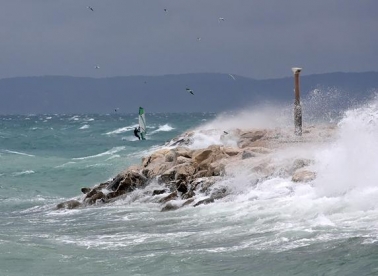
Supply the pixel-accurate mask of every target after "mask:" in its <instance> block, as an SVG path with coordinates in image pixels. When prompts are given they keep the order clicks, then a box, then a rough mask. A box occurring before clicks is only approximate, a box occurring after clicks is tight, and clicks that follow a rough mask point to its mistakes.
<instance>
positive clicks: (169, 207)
mask: <svg viewBox="0 0 378 276" xmlns="http://www.w3.org/2000/svg"><path fill="white" fill-rule="evenodd" d="M178 208H180V207H179V206H177V205H173V204H172V203H170V202H169V203H167V204H166V205H165V206H164V207H163V208H162V209H161V212H167V211H174V210H177V209H178Z"/></svg>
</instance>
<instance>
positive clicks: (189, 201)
mask: <svg viewBox="0 0 378 276" xmlns="http://www.w3.org/2000/svg"><path fill="white" fill-rule="evenodd" d="M193 201H194V198H191V199H188V200H187V201H185V202H184V204H183V205H182V206H181V207H184V206H186V205H189V204H190V203H192V202H193Z"/></svg>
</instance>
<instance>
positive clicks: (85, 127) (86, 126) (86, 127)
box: [79, 125, 89, 129]
mask: <svg viewBox="0 0 378 276" xmlns="http://www.w3.org/2000/svg"><path fill="white" fill-rule="evenodd" d="M88 128H89V125H83V126H82V127H80V128H79V129H88Z"/></svg>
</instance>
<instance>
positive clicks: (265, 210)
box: [0, 101, 378, 276]
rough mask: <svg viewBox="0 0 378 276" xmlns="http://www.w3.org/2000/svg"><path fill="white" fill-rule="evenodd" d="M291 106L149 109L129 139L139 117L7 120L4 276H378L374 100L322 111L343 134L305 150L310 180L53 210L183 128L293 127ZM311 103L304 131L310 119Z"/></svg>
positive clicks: (377, 113) (0, 131) (239, 183)
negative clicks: (205, 198)
mask: <svg viewBox="0 0 378 276" xmlns="http://www.w3.org/2000/svg"><path fill="white" fill-rule="evenodd" d="M291 108H292V107H288V108H282V109H278V108H277V107H273V106H263V107H261V108H253V109H252V108H251V109H248V108H246V109H244V110H239V111H233V112H225V113H217V114H216V113H182V114H169V113H167V114H166V113H156V114H154V113H148V110H147V111H146V112H147V113H146V121H147V131H148V133H147V140H145V141H139V140H138V139H137V138H136V137H134V135H133V129H134V128H135V127H136V126H138V115H137V114H119V113H116V112H115V113H112V114H67V115H64V114H29V115H1V116H0V212H1V223H0V275H1V276H8V275H9V276H13V275H14V276H15V275H218V276H219V275H359V276H361V275H378V154H377V152H378V139H377V137H378V105H377V101H372V102H370V103H368V104H365V105H361V106H359V107H353V108H350V109H347V110H343V112H341V113H340V114H339V115H338V116H336V117H333V118H331V117H329V116H328V115H327V116H326V117H325V118H323V122H324V121H326V122H328V123H330V124H333V125H334V126H336V128H337V133H336V134H335V137H334V139H332V140H330V141H328V142H325V143H323V144H321V145H319V146H318V147H316V148H315V149H314V148H313V147H311V148H309V149H308V154H309V156H312V157H313V159H314V161H315V169H316V174H317V178H316V179H315V180H313V181H311V182H308V183H294V182H292V181H291V178H290V177H287V178H283V177H281V176H275V177H270V178H263V179H258V181H256V176H254V175H253V173H252V174H251V173H250V170H249V173H247V172H245V173H243V171H239V172H238V173H237V174H235V175H232V176H231V175H230V176H225V177H224V179H223V180H222V183H221V184H222V185H225V183H227V185H228V186H229V187H230V190H231V194H230V195H228V196H226V197H225V198H222V199H218V200H216V201H215V202H214V203H212V204H208V205H201V206H198V207H193V206H187V207H183V208H180V209H178V210H175V211H170V212H161V209H162V205H161V204H160V203H158V202H156V201H154V200H153V198H152V196H151V194H150V193H147V192H146V191H147V190H144V189H140V190H135V191H133V192H132V193H131V194H129V195H128V196H127V197H125V198H123V199H122V200H118V201H115V202H113V203H109V204H98V205H93V206H89V207H85V208H78V209H72V210H67V209H56V208H55V207H56V205H57V204H58V203H60V202H63V201H67V200H70V199H77V198H82V197H83V195H82V193H81V192H80V189H81V188H82V187H93V186H94V185H96V184H99V183H101V182H105V181H108V180H110V179H112V178H113V177H115V176H116V175H117V174H118V173H119V172H121V171H122V170H124V169H126V168H127V167H129V166H131V165H134V164H140V163H141V160H142V158H143V157H145V156H147V155H148V154H151V153H152V152H154V151H155V150H157V149H159V148H161V147H164V146H165V145H166V144H167V142H169V141H171V140H172V139H174V138H177V137H179V136H180V135H182V134H183V133H185V132H186V131H189V130H190V131H194V132H195V133H196V134H197V135H194V136H193V137H194V143H193V145H191V146H189V147H194V148H201V147H206V146H208V145H212V144H222V140H221V139H220V138H219V132H221V131H228V130H230V129H233V128H241V129H243V128H245V129H247V128H268V129H269V128H277V127H288V128H290V127H291V123H292V118H293V115H292V113H291ZM307 111H308V110H306V106H304V110H303V114H304V122H303V125H304V128H306V127H308V126H309V125H310V124H313V127H316V123H317V122H315V121H314V120H312V119H313V118H310V116H307V115H306V112H307ZM322 114H323V115H326V114H328V113H327V112H322ZM306 116H307V117H306ZM310 119H311V120H310ZM204 129H214V130H216V131H214V132H211V131H208V132H201V130H204ZM302 153H303V152H302ZM283 154H284V153H283ZM291 154H293V152H291ZM252 179H253V181H252ZM154 185H158V184H157V183H155V184H154ZM214 185H215V186H216V185H217V183H216V184H214ZM145 189H148V187H146V188H145Z"/></svg>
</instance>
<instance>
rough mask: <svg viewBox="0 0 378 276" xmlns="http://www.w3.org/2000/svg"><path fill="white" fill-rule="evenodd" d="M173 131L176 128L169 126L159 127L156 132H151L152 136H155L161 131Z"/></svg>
mask: <svg viewBox="0 0 378 276" xmlns="http://www.w3.org/2000/svg"><path fill="white" fill-rule="evenodd" d="M173 129H174V128H173V127H171V126H170V125H169V124H165V125H159V127H158V128H157V129H156V130H154V131H151V133H150V134H154V133H157V132H161V131H164V132H168V131H171V130H173Z"/></svg>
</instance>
